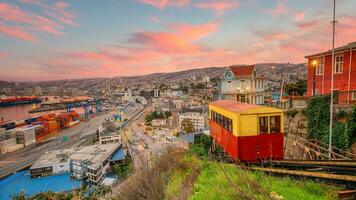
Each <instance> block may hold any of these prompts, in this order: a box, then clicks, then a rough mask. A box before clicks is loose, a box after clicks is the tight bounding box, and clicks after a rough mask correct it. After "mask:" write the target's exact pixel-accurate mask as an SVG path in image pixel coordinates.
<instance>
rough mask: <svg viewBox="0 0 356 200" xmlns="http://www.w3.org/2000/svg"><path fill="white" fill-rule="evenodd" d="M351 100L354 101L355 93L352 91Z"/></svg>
mask: <svg viewBox="0 0 356 200" xmlns="http://www.w3.org/2000/svg"><path fill="white" fill-rule="evenodd" d="M351 100H356V91H353V92H352V97H351Z"/></svg>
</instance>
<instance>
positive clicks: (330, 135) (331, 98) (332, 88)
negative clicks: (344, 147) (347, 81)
mask: <svg viewBox="0 0 356 200" xmlns="http://www.w3.org/2000/svg"><path fill="white" fill-rule="evenodd" d="M335 8H336V0H334V7H333V21H332V22H331V23H332V24H333V44H332V50H331V55H332V59H331V62H332V63H331V89H330V124H329V160H330V159H331V152H332V135H333V103H334V68H335V25H336V23H337V21H336V20H335Z"/></svg>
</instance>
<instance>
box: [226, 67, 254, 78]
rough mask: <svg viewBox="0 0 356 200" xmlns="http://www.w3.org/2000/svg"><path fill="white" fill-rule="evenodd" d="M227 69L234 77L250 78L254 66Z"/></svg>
mask: <svg viewBox="0 0 356 200" xmlns="http://www.w3.org/2000/svg"><path fill="white" fill-rule="evenodd" d="M229 69H230V70H231V71H232V73H233V74H234V75H235V76H252V75H253V71H254V69H255V65H241V66H235V65H233V66H230V67H229Z"/></svg>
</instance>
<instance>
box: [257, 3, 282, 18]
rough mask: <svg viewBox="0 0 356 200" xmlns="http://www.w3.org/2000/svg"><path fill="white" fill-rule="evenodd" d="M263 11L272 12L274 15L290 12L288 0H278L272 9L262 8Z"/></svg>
mask: <svg viewBox="0 0 356 200" xmlns="http://www.w3.org/2000/svg"><path fill="white" fill-rule="evenodd" d="M261 12H263V13H266V14H270V15H272V16H273V17H276V16H279V15H282V14H287V13H288V8H287V0H278V2H277V5H276V7H274V8H271V9H261Z"/></svg>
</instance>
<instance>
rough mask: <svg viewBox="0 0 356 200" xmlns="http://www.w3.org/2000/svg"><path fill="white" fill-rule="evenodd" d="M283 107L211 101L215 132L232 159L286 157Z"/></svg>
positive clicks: (215, 137) (210, 106)
mask: <svg viewBox="0 0 356 200" xmlns="http://www.w3.org/2000/svg"><path fill="white" fill-rule="evenodd" d="M283 117H284V116H283V111H282V110H281V109H277V108H272V107H265V106H259V105H254V104H247V103H241V102H236V101H230V100H220V101H215V102H212V103H210V104H209V123H210V130H211V136H212V138H213V139H214V140H215V142H216V143H218V144H219V145H220V146H221V147H222V148H223V149H224V150H225V152H226V153H228V154H229V155H230V156H231V158H232V159H234V160H238V161H244V162H259V161H263V160H270V159H274V160H279V159H283V157H284V148H283V142H284V134H283V133H284V126H283Z"/></svg>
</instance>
